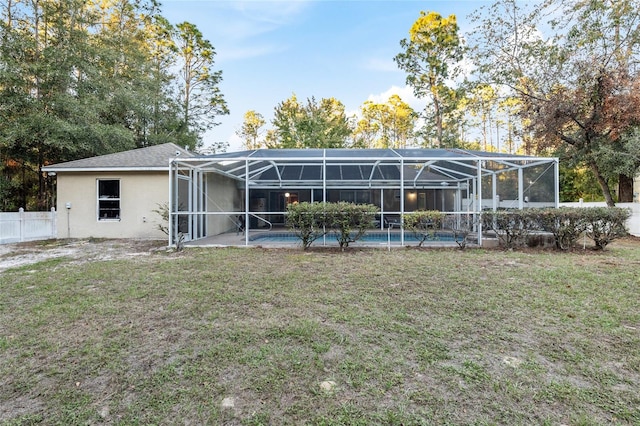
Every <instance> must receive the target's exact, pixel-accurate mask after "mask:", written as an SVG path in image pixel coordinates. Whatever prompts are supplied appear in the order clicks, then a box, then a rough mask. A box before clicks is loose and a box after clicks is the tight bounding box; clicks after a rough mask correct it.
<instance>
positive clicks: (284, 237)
mask: <svg viewBox="0 0 640 426" xmlns="http://www.w3.org/2000/svg"><path fill="white" fill-rule="evenodd" d="M249 241H251V242H256V243H261V242H262V243H292V244H294V243H297V242H300V238H298V236H296V234H295V233H293V232H290V231H289V232H288V231H278V232H263V233H260V234H256V235H250V236H249ZM326 241H328V242H334V241H336V237H335V235H334V234H332V233H329V234H327V235H326ZM404 241H405V243H409V244H411V243H415V244H417V243H418V242H420V239H419V238H417V237H416V236H415V235H414V233H413V232H405V234H404ZM430 241H433V242H455V238H454V237H453V234H451V233H447V232H436V233H435V234H434V236H433V238H430V239H427V240H426V241H425V243H426V242H430ZM318 242H320V243H321V242H322V237H320V238H318V239H317V240H316V241H315V243H316V244H318ZM358 242H363V243H379V244H386V243H388V242H392V243H399V242H400V232H398V231H394V232H391V233H387V231H370V232H367V233H366V234H364V236H363V237H362V238H360V239H359V240H358Z"/></svg>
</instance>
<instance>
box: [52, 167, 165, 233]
mask: <svg viewBox="0 0 640 426" xmlns="http://www.w3.org/2000/svg"><path fill="white" fill-rule="evenodd" d="M98 179H119V180H120V211H121V216H120V220H108V221H103V220H98V213H97V208H98V207H97V206H98V204H97V184H96V181H97V180H98ZM57 196H58V200H57V210H58V223H57V228H58V238H89V237H95V238H158V239H166V235H165V234H163V233H162V232H161V231H160V230H158V224H159V223H161V222H162V220H161V218H160V216H159V215H158V214H157V213H155V212H153V210H156V209H157V208H158V204H162V203H166V202H167V200H168V199H169V180H168V172H108V173H93V172H83V173H69V172H59V173H58V175H57ZM67 203H71V208H70V209H67V208H66V204H67Z"/></svg>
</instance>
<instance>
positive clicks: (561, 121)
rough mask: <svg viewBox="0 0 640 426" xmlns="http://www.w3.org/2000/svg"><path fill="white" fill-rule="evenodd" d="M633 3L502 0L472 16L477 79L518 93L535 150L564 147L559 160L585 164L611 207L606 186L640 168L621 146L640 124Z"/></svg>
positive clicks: (639, 14) (638, 36) (638, 10)
mask: <svg viewBox="0 0 640 426" xmlns="http://www.w3.org/2000/svg"><path fill="white" fill-rule="evenodd" d="M638 6H639V4H638V2H637V0H619V1H618V0H615V1H613V0H594V1H588V2H582V1H564V2H561V3H557V2H544V3H541V4H537V5H536V7H533V8H531V9H522V8H520V7H519V6H518V5H517V4H516V1H515V0H500V1H498V2H497V3H496V4H494V5H493V6H492V7H491V8H490V9H488V10H486V13H479V14H478V15H477V16H476V21H478V22H480V27H479V28H478V30H477V31H476V34H477V35H478V36H477V40H476V43H475V46H476V49H475V51H476V55H475V61H476V63H477V64H478V70H479V78H481V79H482V81H485V82H490V83H495V84H500V85H502V86H503V87H506V88H508V89H509V90H510V91H511V93H513V94H514V95H515V96H517V97H518V98H519V99H520V101H521V110H520V116H521V118H522V119H523V126H524V130H525V132H526V131H529V132H531V134H532V135H533V136H534V137H535V138H536V141H537V143H536V149H537V150H538V151H541V150H542V151H544V150H557V149H559V148H562V150H561V151H559V152H562V153H563V154H564V155H565V156H566V157H565V158H568V157H572V158H574V159H578V160H579V161H580V163H581V164H583V165H585V166H587V167H589V168H590V169H591V171H592V172H593V174H594V176H595V178H596V179H597V181H598V183H599V185H600V188H601V189H602V193H603V196H604V198H605V200H606V202H607V204H608V205H609V206H613V205H614V198H613V191H612V185H613V184H614V183H615V182H616V181H618V180H619V176H620V175H623V176H626V177H632V176H633V175H634V174H635V173H636V172H637V170H638V167H639V166H640V160H638V159H637V158H636V157H634V156H633V155H629V152H627V151H626V150H627V148H628V145H626V144H625V141H626V140H628V137H629V135H630V134H632V131H633V129H635V128H636V127H637V126H638V124H640V75H639V74H638V71H637V65H638V52H639V51H640V49H639V47H640V44H639V43H640V27H639V26H638V25H637V22H638V20H639V19H640V7H638ZM546 16H559V17H560V18H559V19H557V20H546ZM540 28H542V29H546V30H547V31H548V35H547V37H543V33H542V32H541V31H540ZM614 153H615V155H613V154H614ZM612 160H613V161H612Z"/></svg>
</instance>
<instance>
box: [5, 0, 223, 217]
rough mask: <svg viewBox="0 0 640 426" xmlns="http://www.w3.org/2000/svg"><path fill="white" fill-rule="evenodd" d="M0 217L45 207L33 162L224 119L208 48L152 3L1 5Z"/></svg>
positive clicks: (97, 151)
mask: <svg viewBox="0 0 640 426" xmlns="http://www.w3.org/2000/svg"><path fill="white" fill-rule="evenodd" d="M0 7H1V10H0V14H1V17H2V19H1V20H0V99H1V103H0V210H2V211H7V210H15V209H17V208H18V207H26V208H30V209H44V208H49V207H51V199H52V198H51V197H52V191H51V187H50V183H51V178H50V177H47V176H45V175H43V174H42V173H40V168H41V167H42V166H43V165H46V164H51V163H57V162H62V161H68V160H74V159H79V158H86V157H90V156H94V155H101V154H107V153H112V152H118V151H124V150H128V149H133V148H136V147H144V146H148V145H154V144H160V143H165V142H174V143H177V144H179V145H181V146H189V147H191V148H197V147H198V146H200V145H201V136H202V134H203V132H204V131H205V130H207V129H209V128H211V127H212V126H214V125H216V117H217V116H220V115H224V114H227V113H228V110H227V104H226V101H225V99H224V96H223V95H222V93H221V92H220V90H219V83H220V81H221V79H222V74H221V71H220V70H216V68H215V61H214V59H215V54H216V52H215V49H214V47H213V45H212V44H211V43H210V42H209V41H208V40H206V39H205V38H204V37H203V35H202V33H201V32H200V31H199V30H198V28H197V27H196V26H195V25H193V24H191V23H189V22H182V23H178V24H175V25H173V24H171V23H170V22H169V21H168V20H167V19H165V18H164V17H163V16H162V14H161V10H160V5H159V3H157V2H156V1H155V0H4V1H3V2H0Z"/></svg>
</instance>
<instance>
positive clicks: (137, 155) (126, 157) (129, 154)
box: [42, 143, 195, 172]
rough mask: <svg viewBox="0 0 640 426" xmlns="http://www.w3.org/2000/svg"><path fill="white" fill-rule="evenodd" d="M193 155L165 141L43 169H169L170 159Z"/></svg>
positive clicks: (70, 170)
mask: <svg viewBox="0 0 640 426" xmlns="http://www.w3.org/2000/svg"><path fill="white" fill-rule="evenodd" d="M193 156H195V154H194V153H192V152H190V151H187V150H186V149H184V148H181V147H179V146H178V145H176V144H174V143H165V144H161V145H152V146H148V147H145V148H138V149H132V150H129V151H122V152H116V153H114V154H106V155H99V156H97V157H90V158H84V159H82V160H74V161H67V162H66V163H58V164H53V165H50V166H45V167H43V168H42V170H43V171H45V172H86V171H154V170H157V171H165V170H166V171H168V170H169V160H170V159H172V158H175V157H193Z"/></svg>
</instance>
